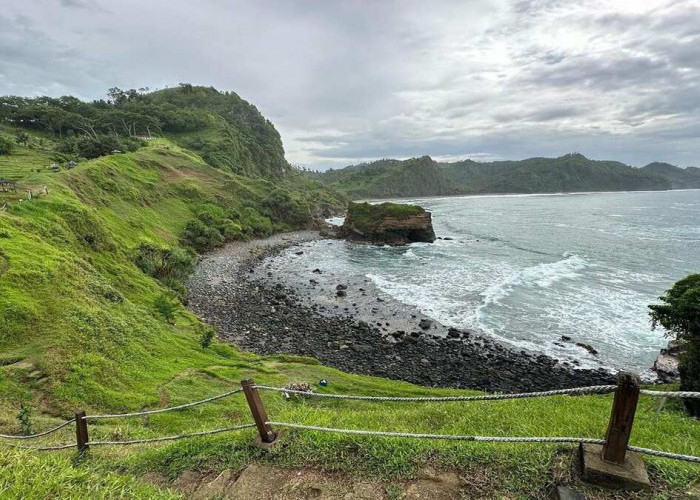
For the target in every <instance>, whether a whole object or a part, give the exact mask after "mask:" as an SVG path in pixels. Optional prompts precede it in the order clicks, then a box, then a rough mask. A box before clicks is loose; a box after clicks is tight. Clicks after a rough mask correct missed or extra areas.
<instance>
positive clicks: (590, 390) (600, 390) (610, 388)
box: [254, 385, 700, 403]
mask: <svg viewBox="0 0 700 500" xmlns="http://www.w3.org/2000/svg"><path fill="white" fill-rule="evenodd" d="M254 388H255V389H262V390H264V391H274V392H282V393H284V394H299V395H303V396H307V397H312V398H331V399H349V400H354V401H400V402H406V403H438V402H442V401H497V400H501V399H522V398H541V397H547V396H559V395H572V396H581V395H584V394H611V393H613V392H615V389H616V388H617V386H616V385H593V386H588V387H576V388H573V389H557V390H554V391H542V392H521V393H517V394H487V395H484V396H426V397H403V396H355V395H345V394H329V393H318V392H306V391H297V390H292V389H286V388H284V387H270V386H267V385H256V386H254ZM698 396H699V397H700V393H698Z"/></svg>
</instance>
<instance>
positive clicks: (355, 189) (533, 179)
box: [308, 154, 681, 199]
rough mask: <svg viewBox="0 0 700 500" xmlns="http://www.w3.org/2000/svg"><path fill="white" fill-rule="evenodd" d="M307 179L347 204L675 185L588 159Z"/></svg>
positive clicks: (383, 169) (350, 171)
mask: <svg viewBox="0 0 700 500" xmlns="http://www.w3.org/2000/svg"><path fill="white" fill-rule="evenodd" d="M674 168H675V167H674ZM677 170H681V169H677ZM308 175H310V176H311V177H312V178H314V179H316V180H319V181H321V182H322V183H324V184H325V185H327V186H329V187H331V188H333V189H335V190H337V191H340V192H342V193H344V194H345V195H347V196H348V197H350V198H353V199H359V198H391V197H406V196H436V195H455V194H480V193H551V192H575V191H634V190H655V189H670V188H671V187H672V186H673V185H675V184H674V183H672V182H671V180H670V179H669V177H668V176H667V175H666V174H665V173H662V172H658V171H653V170H651V169H636V168H632V167H630V166H627V165H624V164H623V163H620V162H615V161H595V160H590V159H588V158H586V157H585V156H583V155H580V154H569V155H564V156H561V157H559V158H529V159H527V160H521V161H497V162H486V163H480V162H475V161H472V160H464V161H460V162H455V163H439V162H436V161H434V160H432V159H431V158H430V157H428V156H424V157H422V158H411V159H409V160H404V161H399V160H379V161H376V162H372V163H367V164H362V165H354V166H350V167H346V168H344V169H340V170H330V171H328V172H323V173H310V174H308Z"/></svg>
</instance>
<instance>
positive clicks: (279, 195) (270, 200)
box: [262, 188, 310, 227]
mask: <svg viewBox="0 0 700 500" xmlns="http://www.w3.org/2000/svg"><path fill="white" fill-rule="evenodd" d="M262 204H263V206H264V207H265V208H266V209H267V211H268V213H269V214H270V216H271V217H272V218H273V219H275V220H278V221H280V222H284V223H286V224H289V225H291V226H294V227H298V226H302V225H304V224H305V223H307V222H308V221H309V214H310V210H309V207H308V206H306V205H305V204H302V203H300V202H299V201H297V200H295V199H294V198H292V196H291V195H290V194H289V192H287V191H285V190H284V189H280V188H277V189H274V190H272V192H271V193H270V194H269V195H268V196H267V198H265V199H264V200H263V203H262Z"/></svg>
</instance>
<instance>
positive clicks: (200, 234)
mask: <svg viewBox="0 0 700 500" xmlns="http://www.w3.org/2000/svg"><path fill="white" fill-rule="evenodd" d="M274 230H275V226H274V225H273V223H272V221H271V220H270V219H269V218H268V217H266V216H264V215H261V214H260V213H259V212H258V211H257V210H256V209H255V208H253V207H244V208H242V209H241V210H229V211H227V210H225V209H224V208H222V207H221V206H219V205H215V204H213V203H204V204H202V205H200V206H199V207H198V208H197V210H195V218H194V219H192V220H191V221H189V222H188V223H187V224H186V225H185V229H184V230H183V233H182V242H183V244H185V245H187V246H189V247H191V248H194V249H195V250H197V251H198V252H206V251H209V250H212V249H214V248H216V247H219V246H221V245H223V244H224V243H225V242H227V241H233V240H241V239H246V238H252V237H256V236H268V235H270V234H272V233H273V232H274Z"/></svg>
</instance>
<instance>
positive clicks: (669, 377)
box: [652, 340, 682, 384]
mask: <svg viewBox="0 0 700 500" xmlns="http://www.w3.org/2000/svg"><path fill="white" fill-rule="evenodd" d="M681 351H682V347H681V344H680V343H679V342H678V341H676V340H672V341H670V342H669V343H668V347H667V348H666V349H661V352H660V353H659V356H658V357H657V358H656V361H654V366H653V368H652V370H654V371H655V372H656V374H657V375H658V376H659V381H661V382H662V383H665V384H666V383H670V382H675V381H677V380H678V379H679V378H680V373H679V371H678V355H679V354H680V353H681Z"/></svg>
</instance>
